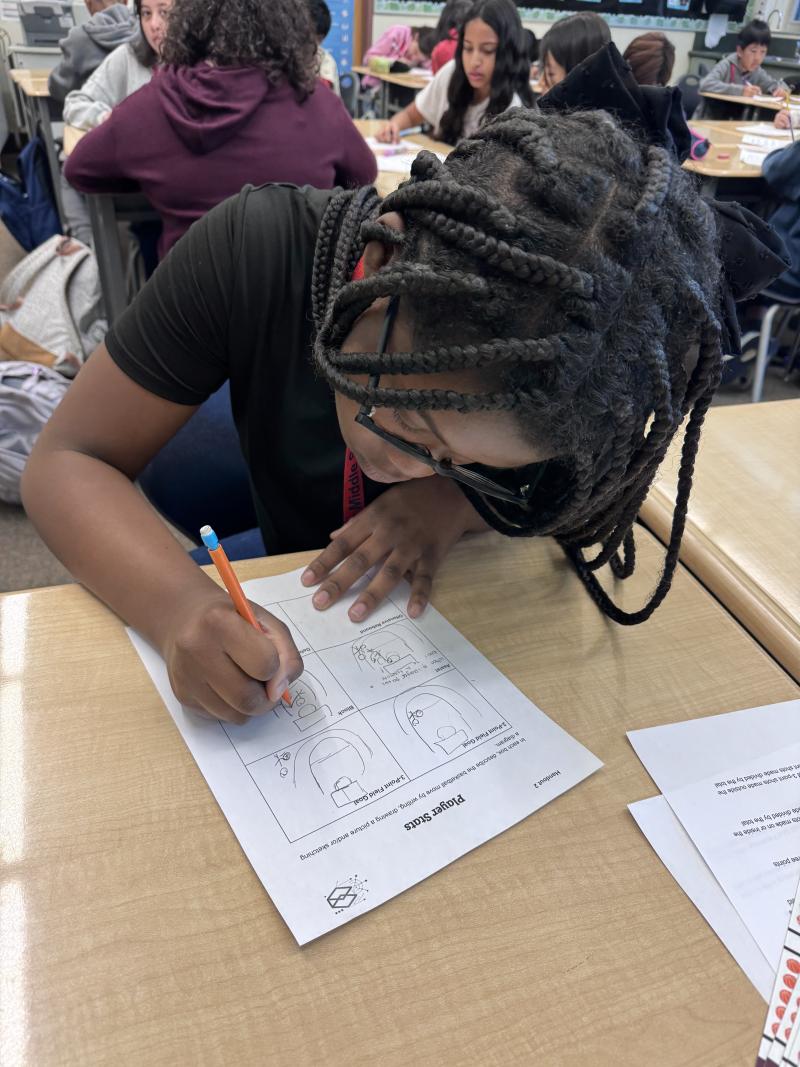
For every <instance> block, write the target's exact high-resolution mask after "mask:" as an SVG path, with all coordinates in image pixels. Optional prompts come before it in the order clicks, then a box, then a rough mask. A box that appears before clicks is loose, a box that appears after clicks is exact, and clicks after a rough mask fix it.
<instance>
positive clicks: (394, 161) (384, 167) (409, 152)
mask: <svg viewBox="0 0 800 1067" xmlns="http://www.w3.org/2000/svg"><path fill="white" fill-rule="evenodd" d="M366 142H367V145H368V146H369V147H370V148H371V149H372V151H373V153H374V155H375V158H376V159H377V161H378V170H379V171H383V172H384V173H386V174H410V173H411V164H412V163H413V162H414V160H415V159H416V158H417V156H418V155H419V153H420V152H422V151H423V150H424V149H425V145H423V144H417V143H416V141H406V140H402V141H401V142H400V144H396V145H391V144H384V143H383V142H382V141H379V140H377V138H375V137H367V138H366ZM427 151H430V149H427ZM433 154H434V155H435V156H437V157H438V158H439V159H440V160H441V161H442V162H444V160H445V159H446V158H447V156H445V155H443V154H442V153H441V152H434V153H433Z"/></svg>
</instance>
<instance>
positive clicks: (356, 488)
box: [342, 448, 364, 522]
mask: <svg viewBox="0 0 800 1067" xmlns="http://www.w3.org/2000/svg"><path fill="white" fill-rule="evenodd" d="M363 510H364V475H363V474H362V473H361V468H360V467H359V465H358V460H357V459H356V457H355V456H354V455H353V453H352V452H351V451H350V449H349V448H346V449H345V452H344V486H343V490H342V518H343V519H344V521H345V522H349V521H350V519H352V518H355V516H356V515H358V513H359V512H361V511H363Z"/></svg>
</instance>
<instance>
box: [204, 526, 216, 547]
mask: <svg viewBox="0 0 800 1067" xmlns="http://www.w3.org/2000/svg"><path fill="white" fill-rule="evenodd" d="M200 536H201V537H202V538H203V544H204V545H205V546H206V548H207V549H208V550H209V552H213V551H214V549H215V548H219V538H218V537H217V535H216V534H215V533H214V531H213V530H212V529H211V527H210V526H203V527H201V529H200Z"/></svg>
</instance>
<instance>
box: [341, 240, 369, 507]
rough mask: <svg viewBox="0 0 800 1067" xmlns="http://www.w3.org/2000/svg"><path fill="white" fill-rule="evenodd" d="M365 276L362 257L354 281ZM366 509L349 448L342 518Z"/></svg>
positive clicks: (361, 482) (361, 477) (358, 471)
mask: <svg viewBox="0 0 800 1067" xmlns="http://www.w3.org/2000/svg"><path fill="white" fill-rule="evenodd" d="M363 277H364V261H363V259H360V260H359V261H358V263H357V264H356V269H355V270H354V271H353V281H354V282H356V281H359V280H360V279H361V278H363ZM363 510H364V475H363V474H362V473H361V468H360V467H359V465H358V460H357V459H356V457H355V456H354V455H353V453H352V452H351V451H350V449H349V448H346V449H345V450H344V485H343V487H342V518H343V519H344V521H345V522H349V521H350V519H352V518H354V517H355V516H356V515H358V514H359V512H361V511H363Z"/></svg>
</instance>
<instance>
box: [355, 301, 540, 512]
mask: <svg viewBox="0 0 800 1067" xmlns="http://www.w3.org/2000/svg"><path fill="white" fill-rule="evenodd" d="M399 306H400V297H399V296H393V297H392V298H391V300H390V301H389V306H388V307H387V309H386V316H385V317H384V320H383V324H382V326H381V332H380V337H379V339H378V355H379V356H382V355H383V354H384V353H385V351H386V345H387V344H388V343H389V337H390V336H391V333H392V327H393V326H394V320H395V319H396V318H397V310H398V307H399ZM380 377H381V376H380V374H373V375H371V376H370V379H369V387H370V388H371V389H375V388H377V386H378V382H379V381H380ZM374 411H375V408H374V407H370V405H369V404H363V405H362V406H361V408H360V409H359V412H358V414H357V415H356V422H357V423H358V425H359V426H365V427H366V428H367V429H368V430H371V431H372V433H374V434H375V435H376V436H377V437H380V438H381V440H382V441H386V442H387V443H388V444H390V445H392V447H393V448H396V449H398V451H400V452H404V453H405V454H406V455H407V456H412V457H413V458H414V459H417V460H419V461H420V463H424V464H425V465H426V466H427V467H430V468H431V470H433V471H435V472H436V474H438V475H439V476H440V477H442V478H452V480H453V481H454V482H461V484H462V485H466V486H469V488H470V489H474V490H475V491H476V492H477V493H481V494H483V495H484V496H490V497H495V498H496V499H498V500H506V501H508V502H509V503H511V504H519V505H521V506H523V507H525V506H526V505H527V504H528V501H529V498H530V493H531V486H530V485H523V486H521V487H520V488H519V490H513V489H507V488H506V487H505V486H504V485H500V483H499V482H496V481H494V480H493V479H491V478H485V477H484V476H483V475H482V474H478V473H477V472H476V471H473V470H470V468H469V467H460V466H458V465H457V464H455V463H453V462H452V461H451V460H449V459H435V458H434V457H433V456H432V455H431V453H430V452H429V451H428V449H427V448H425V447H424V445H415V444H412V443H411V442H410V441H404V440H403V438H402V437H396V436H395V435H394V434H393V433H389V431H388V430H384V429H382V428H381V427H380V426H378V425H377V424H376V423H375V421H374V420H373V418H372V416H373V414H374ZM541 467H542V469H543V467H544V464H542V465H541Z"/></svg>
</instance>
